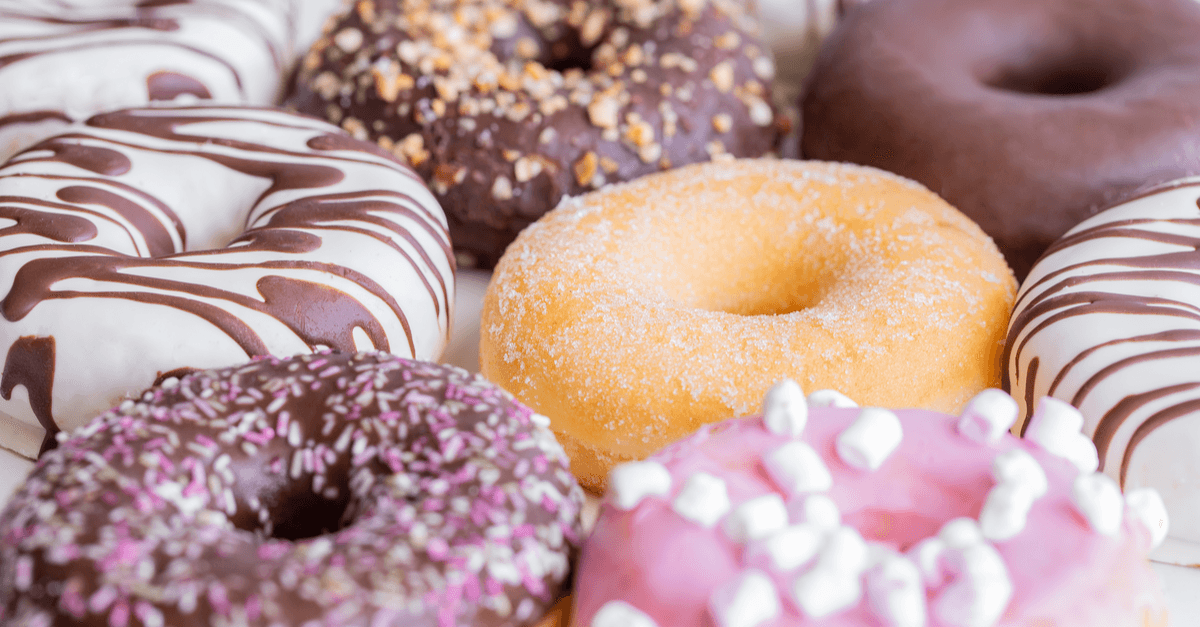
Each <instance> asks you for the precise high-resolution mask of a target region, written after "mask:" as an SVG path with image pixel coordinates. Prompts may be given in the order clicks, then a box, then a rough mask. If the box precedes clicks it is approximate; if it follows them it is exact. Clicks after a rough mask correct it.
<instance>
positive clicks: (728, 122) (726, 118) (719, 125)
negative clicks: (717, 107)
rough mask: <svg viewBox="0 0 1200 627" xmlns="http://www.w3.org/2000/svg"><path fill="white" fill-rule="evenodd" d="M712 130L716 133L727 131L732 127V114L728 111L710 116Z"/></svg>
mask: <svg viewBox="0 0 1200 627" xmlns="http://www.w3.org/2000/svg"><path fill="white" fill-rule="evenodd" d="M712 126H713V130H715V131H716V132H718V133H728V132H729V129H731V128H733V116H731V115H729V114H728V113H718V114H716V115H714V116H713V118H712Z"/></svg>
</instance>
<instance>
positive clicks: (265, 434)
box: [242, 429, 275, 446]
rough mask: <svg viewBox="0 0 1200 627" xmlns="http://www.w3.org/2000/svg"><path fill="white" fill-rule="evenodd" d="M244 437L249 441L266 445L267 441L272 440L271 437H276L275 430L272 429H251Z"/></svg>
mask: <svg viewBox="0 0 1200 627" xmlns="http://www.w3.org/2000/svg"><path fill="white" fill-rule="evenodd" d="M242 437H244V438H246V440H247V441H249V442H252V443H254V444H257V445H259V446H264V445H266V444H267V442H270V441H271V438H274V437H275V432H274V431H272V430H271V429H263V430H262V431H250V432H248V433H246V434H245V435H244V436H242Z"/></svg>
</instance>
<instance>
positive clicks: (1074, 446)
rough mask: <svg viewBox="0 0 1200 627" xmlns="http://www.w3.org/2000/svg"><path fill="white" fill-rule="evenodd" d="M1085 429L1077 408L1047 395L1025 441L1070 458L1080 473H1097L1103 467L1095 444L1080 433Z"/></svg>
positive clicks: (1034, 415) (1030, 425) (1033, 418)
mask: <svg viewBox="0 0 1200 627" xmlns="http://www.w3.org/2000/svg"><path fill="white" fill-rule="evenodd" d="M1082 428H1083V414H1081V413H1080V412H1079V410H1078V409H1075V408H1074V407H1072V406H1071V405H1070V404H1069V403H1065V402H1063V401H1060V400H1058V399H1056V398H1054V397H1051V396H1046V397H1043V398H1042V400H1041V401H1039V402H1038V405H1037V409H1036V410H1035V411H1034V413H1033V417H1031V418H1030V419H1029V425H1028V428H1027V429H1026V430H1025V438H1026V439H1028V440H1031V441H1033V442H1036V443H1037V444H1038V445H1039V446H1041V447H1042V448H1044V449H1046V450H1047V451H1049V452H1051V453H1054V454H1055V455H1058V456H1060V457H1065V458H1067V459H1068V460H1070V462H1071V463H1072V464H1075V466H1076V467H1078V468H1079V472H1081V473H1090V472H1095V471H1096V469H1097V468H1098V467H1099V466H1100V460H1099V457H1098V456H1097V454H1096V445H1095V444H1093V443H1092V439H1091V438H1089V437H1088V436H1086V435H1084V434H1083V433H1081V432H1080V429H1082Z"/></svg>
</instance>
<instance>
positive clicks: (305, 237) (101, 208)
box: [0, 107, 454, 424]
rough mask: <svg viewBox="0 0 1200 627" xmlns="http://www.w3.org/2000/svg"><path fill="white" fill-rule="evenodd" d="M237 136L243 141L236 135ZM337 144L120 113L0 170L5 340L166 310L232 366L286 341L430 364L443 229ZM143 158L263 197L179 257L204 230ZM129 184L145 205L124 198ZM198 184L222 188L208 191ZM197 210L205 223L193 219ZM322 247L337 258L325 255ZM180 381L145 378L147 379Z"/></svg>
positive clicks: (320, 133) (446, 266)
mask: <svg viewBox="0 0 1200 627" xmlns="http://www.w3.org/2000/svg"><path fill="white" fill-rule="evenodd" d="M239 125H251V126H245V129H246V130H245V132H239V130H238V129H239ZM264 127H266V128H271V129H273V130H275V131H277V133H278V136H279V139H278V140H270V141H261V140H258V139H257V138H258V137H262V136H267V135H266V134H264V133H263V132H262V130H263V128H264ZM212 129H224V130H220V131H215V132H214V131H213V130H212ZM231 129H232V130H231ZM337 133H338V131H336V130H335V129H333V127H331V126H329V125H327V124H325V123H322V122H318V121H315V120H311V119H308V118H304V117H302V116H298V115H295V114H290V113H286V112H283V111H277V110H270V109H254V108H210V107H176V108H170V109H163V108H155V109H145V110H137V109H133V110H125V111H117V112H112V113H106V114H103V115H98V116H94V117H93V118H92V119H91V120H89V122H88V123H87V127H86V128H85V129H83V130H74V131H72V133H70V134H68V135H63V136H60V137H57V138H54V139H51V140H48V141H46V142H43V144H42V145H40V146H38V147H36V148H35V149H34V150H31V151H30V152H29V153H28V155H19V156H17V157H16V158H14V159H13V160H12V161H10V163H9V164H8V165H7V166H5V167H4V168H0V217H5V218H10V219H12V220H14V221H15V224H13V225H10V226H8V227H6V228H4V229H0V260H5V262H8V260H9V259H12V260H14V261H15V260H17V259H19V263H20V264H21V265H20V267H19V268H18V269H16V271H15V273H14V278H13V283H12V286H11V288H10V289H9V291H8V292H7V293H6V294H4V295H3V298H2V300H0V314H2V315H3V318H4V320H6V321H7V322H9V323H11V324H10V325H9V326H10V327H11V330H10V331H9V333H15V332H17V329H24V328H29V327H34V328H41V327H39V326H38V325H39V324H40V323H39V322H38V315H39V313H38V312H39V311H41V309H40V308H41V306H42V304H43V303H49V302H58V303H64V305H60V306H59V307H61V306H66V305H65V303H69V302H74V301H78V302H79V306H81V307H102V306H107V305H106V304H105V303H114V302H116V301H124V302H126V303H136V304H140V305H146V306H149V309H145V311H147V312H148V314H147V315H149V312H152V311H154V310H155V309H156V308H161V307H165V308H170V309H173V310H176V311H178V312H183V313H186V314H188V315H189V316H191V317H192V318H194V319H195V320H196V321H197V322H200V323H202V324H204V325H206V326H207V327H209V328H212V329H216V330H219V332H220V333H222V334H224V335H225V336H227V337H228V338H230V339H231V340H232V341H233V342H234V344H236V345H237V347H239V349H240V354H237V355H229V356H228V358H229V363H235V362H237V361H241V360H244V359H246V358H248V357H253V356H260V355H267V354H271V353H272V350H273V349H272V346H277V345H279V342H280V339H279V334H280V333H281V332H282V329H287V332H289V333H290V334H292V335H293V336H294V337H295V338H296V339H298V340H300V341H301V342H303V345H304V346H307V347H308V349H309V350H315V349H317V348H319V347H322V346H324V347H329V348H332V349H334V350H337V351H341V352H354V351H355V350H359V349H362V348H366V347H365V346H360V345H356V338H357V340H358V341H359V342H362V341H363V340H367V341H369V342H370V344H371V347H373V348H375V349H378V350H386V351H393V352H398V353H401V354H403V351H404V350H405V349H407V352H408V354H410V355H416V356H418V357H425V358H432V357H434V356H435V354H430V353H429V352H427V351H429V350H431V349H430V348H429V347H430V346H431V344H430V341H429V338H430V332H431V329H429V328H428V325H429V324H430V322H429V321H430V320H433V321H440V322H436V323H435V324H439V325H440V329H434V330H432V331H433V334H434V335H433V337H436V336H437V335H438V334H440V335H441V339H440V340H435V341H434V342H433V345H434V346H440V345H441V342H444V340H445V333H446V332H447V330H448V325H449V313H450V302H451V300H450V299H451V298H452V296H453V283H452V276H453V275H452V272H453V267H454V261H453V254H452V252H451V248H450V242H449V240H448V237H447V234H446V226H445V218H444V217H443V216H442V215H441V214H440V210H439V208H438V207H437V205H436V203H435V202H434V201H433V200H432V197H431V196H429V193H428V191H427V190H425V189H424V185H423V184H422V183H421V182H420V180H419V178H417V177H416V175H415V174H414V173H413V172H412V171H411V170H409V169H408V168H406V167H404V166H403V165H401V164H400V163H398V162H397V161H396V160H395V158H393V157H391V156H390V155H387V154H386V153H383V152H382V151H379V150H378V149H377V148H376V147H374V146H373V145H371V144H367V143H365V142H356V141H354V140H352V139H350V138H349V137H344V136H343V137H342V138H340V139H339V138H338V135H337ZM240 137H254V138H255V139H254V140H242V139H235V138H240ZM155 155H170V156H172V158H173V159H178V158H179V157H185V158H189V159H194V160H196V162H197V165H196V167H195V168H188V169H187V170H186V171H181V172H177V173H175V174H176V175H177V176H179V177H195V176H214V174H213V173H214V171H221V172H230V174H226V175H220V176H230V175H234V174H232V173H237V174H236V176H248V177H253V178H255V179H260V180H263V181H266V185H265V187H266V189H265V191H263V192H261V193H260V194H258V195H257V197H252V198H249V199H247V200H249V201H250V203H251V204H250V205H248V206H247V207H246V215H248V218H247V219H246V223H247V224H248V228H247V230H246V231H245V232H244V233H243V234H241V235H239V236H238V237H236V238H235V239H234V240H233V241H232V242H230V243H229V245H228V246H227V247H226V248H215V249H210V250H194V251H187V250H184V248H183V244H185V243H186V230H185V226H186V224H187V222H188V221H189V220H190V221H191V223H192V224H193V225H195V224H197V221H201V220H204V219H206V217H205V216H204V215H191V216H190V217H189V216H185V215H181V214H178V212H177V211H176V210H174V209H172V208H170V207H168V206H167V204H166V203H165V202H164V201H163V200H162V199H161V198H160V197H159V195H158V194H159V193H160V192H162V191H164V190H170V189H171V187H172V185H173V184H172V183H170V182H164V181H160V180H157V178H158V177H160V176H162V175H161V174H156V173H153V172H150V171H147V170H145V169H139V168H146V167H148V166H146V165H140V164H147V163H152V162H153V157H154V156H155ZM148 157H149V158H148ZM201 164H203V165H201ZM214 164H215V165H216V166H219V167H216V168H214V167H213V165H214ZM81 172H83V173H87V174H86V175H83V174H81ZM349 174H353V176H350V175H349ZM35 180H36V181H37V184H39V185H43V186H44V189H45V190H46V191H45V192H44V193H43V192H38V193H37V194H36V195H37V197H34V196H33V195H28V196H24V195H21V194H18V193H13V194H8V195H3V192H4V189H5V185H6V181H12V182H13V183H14V184H15V183H18V182H19V183H20V185H19V186H17V187H11V189H21V190H22V191H26V190H28V189H29V185H31V184H33V182H34V181H35ZM135 181H136V182H139V184H145V187H144V188H141V189H138V188H135V187H134V186H133V185H134V182H135ZM205 184H210V185H214V186H217V187H218V188H220V187H221V186H223V185H225V184H224V183H222V182H221V180H220V179H219V178H218V179H214V180H212V181H211V182H208V183H205ZM255 193H257V192H255ZM42 197H56V198H57V199H58V200H59V201H62V202H61V203H59V202H51V201H46V200H42V199H41V198H42ZM197 210H201V211H203V209H202V208H191V209H189V211H193V212H194V211H197ZM106 224H107V225H109V226H107V230H104V231H102V230H101V229H100V226H101V225H106ZM112 225H117V226H118V227H119V228H120V231H118V232H116V233H114V232H113V230H112ZM201 230H202V231H204V230H206V229H201ZM208 230H211V229H208ZM121 234H127V236H128V238H129V239H131V240H133V241H134V242H135V245H136V246H135V247H136V248H137V249H138V250H137V252H138V255H137V256H134V255H130V254H128V253H125V252H122V251H119V250H117V249H116V248H115V246H117V245H118V244H120V245H125V244H126V241H125V240H123V239H120V238H121V236H122V235H121ZM17 236H21V237H22V238H24V239H22V240H20V242H21V244H20V245H19V247H14V244H13V242H16V241H18V240H16V239H6V238H10V237H11V238H15V237H17ZM114 237H116V239H114ZM328 237H333V238H335V240H336V241H337V242H338V243H337V244H336V246H334V247H329V246H327V245H326V241H325V240H326V238H328ZM139 242H141V243H144V245H142V244H139ZM6 244H7V245H6ZM380 245H382V246H380ZM381 248H382V249H383V250H387V251H390V252H389V253H388V254H382V253H381V252H380V249H381ZM360 249H370V251H371V252H369V253H367V254H370V255H371V257H369V259H370V263H368V257H365V256H364V257H355V255H357V254H358V251H359V250H360ZM343 258H345V263H343ZM9 263H12V262H9ZM376 265H377V267H376ZM410 276H411V277H412V278H405V277H410ZM252 277H253V278H252ZM231 279H232V280H231ZM399 281H406V283H398V282H399ZM410 292H411V293H410ZM401 295H403V302H404V303H405V304H404V305H402V304H401V300H398V298H400V296H401ZM422 303H423V304H422ZM414 304H421V306H427V307H428V308H429V310H430V311H429V312H428V313H426V312H424V311H422V312H421V317H420V320H421V322H420V324H419V326H414V323H413V321H412V320H411V319H410V318H411V313H410V312H411V311H412V307H413V305H414ZM122 307H124V306H122ZM406 308H408V309H409V311H406ZM143 309H144V308H137V309H135V310H137V311H141V310H143ZM125 310H126V309H124V308H122V309H119V311H125ZM81 316H83V318H82V319H81V320H80V322H79V323H80V324H86V314H81ZM265 320H274V321H276V322H277V323H278V324H266V323H265V322H264V321H265ZM134 324H135V325H136V323H134ZM0 328H3V327H0ZM356 330H358V331H359V332H360V333H361V335H360V334H358V333H356ZM138 332H139V330H138V329H137V328H136V327H134V328H130V329H129V333H131V334H137V333H138ZM400 335H403V337H402V338H401V337H400ZM10 337H11V336H10ZM272 338H275V339H272ZM3 339H4V337H3V335H2V334H0V341H2V340H3ZM60 339H61V338H60ZM100 339H107V338H98V341H99V340H100ZM169 341H171V342H175V341H176V340H174V339H172V340H169ZM401 347H403V348H401ZM290 350H294V349H290ZM434 350H436V349H434ZM52 357H53V356H51V358H52ZM172 359H175V360H179V359H185V360H186V358H184V357H179V356H173V357H172ZM206 359H208V358H206ZM168 361H169V360H168ZM191 365H192V364H189V363H187V362H186V361H184V362H183V363H168V362H163V361H161V359H160V361H158V362H155V366H156V368H157V370H158V371H169V370H173V369H175V368H178V367H190V366H191ZM49 372H50V373H51V374H53V372H54V371H53V368H51V370H49ZM149 378H150V377H149V376H147V378H146V380H144V381H140V380H139V381H136V382H131V383H130V384H129V385H128V387H127V388H126V389H128V388H129V387H135V386H137V385H144V384H146V383H148V382H149ZM47 386H49V383H47ZM47 389H50V388H49V387H47ZM102 394H104V392H99V393H98V394H97V395H98V396H100V395H102ZM48 407H49V405H47V408H48ZM47 411H48V409H47ZM47 416H49V414H47ZM60 422H62V421H61V420H60ZM64 424H65V423H64Z"/></svg>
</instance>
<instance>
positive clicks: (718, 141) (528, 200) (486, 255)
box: [289, 0, 778, 267]
mask: <svg viewBox="0 0 1200 627" xmlns="http://www.w3.org/2000/svg"><path fill="white" fill-rule="evenodd" d="M752 6H753V5H752V4H751V3H748V2H746V1H745V0H630V1H624V0H621V1H617V0H597V1H584V0H516V1H512V2H495V1H492V0H487V1H480V0H452V1H450V2H429V1H427V0H407V1H402V0H377V1H375V2H359V3H358V4H357V5H356V9H355V10H353V11H350V12H349V14H347V15H345V16H344V17H343V18H342V19H341V20H340V21H339V22H337V24H336V25H334V26H333V28H332V30H330V31H329V32H328V34H327V36H326V37H325V38H324V39H322V40H321V41H320V42H318V43H317V45H316V46H315V47H314V48H313V50H312V52H311V53H310V54H309V56H308V57H307V58H306V59H305V60H304V61H303V62H302V69H301V73H300V76H299V79H298V82H297V86H296V92H295V94H294V96H292V98H291V99H290V100H289V104H290V106H293V107H295V108H297V109H299V110H300V111H302V112H305V113H310V114H313V115H317V116H324V117H327V118H329V119H330V120H331V121H333V122H334V123H338V124H341V125H342V128H344V129H346V130H347V131H349V132H350V133H351V134H352V135H355V136H357V137H360V138H370V139H373V140H375V141H377V142H378V143H379V144H380V145H381V146H382V147H384V148H386V149H390V150H392V151H394V152H395V153H396V154H397V155H400V156H403V157H404V158H406V159H407V160H408V162H409V163H410V164H412V165H413V166H414V168H416V170H417V171H418V172H419V173H420V174H421V175H422V176H423V177H424V178H425V180H426V181H428V182H429V184H430V186H431V187H432V188H433V190H434V192H435V194H436V195H437V197H438V200H439V201H440V202H441V203H442V206H443V207H444V208H445V209H446V213H447V217H448V218H449V222H450V235H451V240H452V241H453V242H454V246H455V249H456V250H457V251H458V252H460V253H462V257H461V259H462V263H464V264H474V265H479V266H483V267H492V266H493V265H495V263H496V261H497V260H498V259H499V257H500V255H501V254H502V253H503V252H504V248H505V247H506V246H507V245H508V244H509V242H511V241H512V239H513V238H514V237H516V234H517V233H518V232H520V231H521V230H522V229H523V228H524V227H525V226H527V225H528V224H530V223H531V222H532V221H534V220H536V219H537V218H538V217H540V216H541V215H542V214H544V213H545V212H546V211H549V210H550V209H552V208H553V207H554V206H555V205H556V204H557V203H558V201H559V199H560V198H562V197H563V196H564V195H577V194H580V193H583V192H585V191H590V190H592V189H595V188H597V187H600V186H601V185H603V184H605V183H608V182H615V181H623V180H628V179H631V178H634V177H637V176H641V175H644V174H649V173H651V172H656V171H658V170H661V169H666V168H669V167H672V166H679V165H684V164H688V163H694V162H699V161H708V160H710V159H713V158H717V157H725V156H729V155H733V156H738V157H751V156H762V155H764V154H766V153H768V152H770V151H771V150H772V149H773V148H774V146H775V143H776V139H777V136H778V131H777V128H776V125H775V116H774V113H773V110H772V108H771V106H770V105H769V104H768V103H769V102H770V101H771V94H770V89H769V85H770V81H771V79H772V77H773V76H774V66H773V63H772V61H771V57H770V53H769V52H768V51H767V50H766V48H765V46H764V45H763V44H762V43H761V40H760V38H759V35H758V26H757V23H756V22H755V20H754V18H753V13H752V9H751V7H752Z"/></svg>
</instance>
